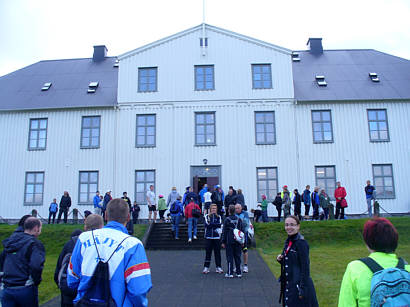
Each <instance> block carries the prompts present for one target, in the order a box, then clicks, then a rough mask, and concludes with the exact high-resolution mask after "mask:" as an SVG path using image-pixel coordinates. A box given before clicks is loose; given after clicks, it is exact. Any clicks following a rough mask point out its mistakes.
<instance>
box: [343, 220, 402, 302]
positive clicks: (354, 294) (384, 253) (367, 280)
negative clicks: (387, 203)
mask: <svg viewBox="0 0 410 307" xmlns="http://www.w3.org/2000/svg"><path fill="white" fill-rule="evenodd" d="M363 239H364V242H365V244H366V247H367V249H368V250H369V252H370V255H369V258H371V259H373V260H375V261H376V262H377V263H378V264H379V265H380V266H382V267H383V268H385V269H386V268H392V267H396V265H397V264H398V262H399V259H398V258H397V255H396V254H395V253H394V251H395V250H396V248H397V245H398V239H399V235H398V233H397V230H396V228H395V227H394V226H393V225H392V223H391V222H390V221H389V220H387V219H385V218H375V219H372V220H368V221H367V222H366V224H364V227H363ZM405 270H406V271H408V272H410V265H406V266H405ZM372 277H373V273H372V271H371V270H370V269H369V268H368V267H367V265H366V264H364V263H363V262H362V261H360V260H354V261H352V262H350V263H349V264H348V265H347V268H346V272H345V274H344V276H343V280H342V285H341V287H340V294H339V305H338V306H339V307H352V306H358V307H370V287H371V280H372Z"/></svg>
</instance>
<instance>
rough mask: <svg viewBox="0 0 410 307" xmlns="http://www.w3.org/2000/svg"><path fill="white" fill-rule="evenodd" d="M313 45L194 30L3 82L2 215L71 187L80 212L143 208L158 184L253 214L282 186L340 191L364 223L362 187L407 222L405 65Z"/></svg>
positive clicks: (36, 67) (41, 67) (164, 190)
mask: <svg viewBox="0 0 410 307" xmlns="http://www.w3.org/2000/svg"><path fill="white" fill-rule="evenodd" d="M309 43H310V44H309V46H310V50H309V51H301V52H297V53H293V54H292V51H290V50H288V49H285V48H282V47H278V46H275V45H272V44H269V43H266V42H262V41H259V40H256V39H253V38H249V37H246V36H243V35H239V34H236V33H233V32H230V31H227V30H223V29H220V28H217V27H213V26H209V25H200V26H198V27H194V28H191V29H188V30H186V31H183V32H181V33H178V34H175V35H173V36H170V37H168V38H165V39H162V40H160V41H157V42H154V43H152V44H149V45H147V46H143V47H141V48H138V49H135V50H133V51H130V52H127V53H125V54H123V55H121V56H119V57H118V59H119V63H120V64H119V65H118V64H117V62H116V61H115V58H108V57H106V56H105V51H106V49H105V47H104V46H97V47H96V48H95V51H94V58H93V59H77V60H60V61H43V62H39V63H36V64H33V65H31V66H28V67H26V68H24V69H22V70H19V71H16V72H14V73H11V74H9V75H6V76H4V77H1V78H0V128H2V129H1V130H0V131H1V134H0V135H1V137H0V139H1V140H2V144H3V146H1V158H0V159H1V160H0V167H1V170H2V171H1V172H2V174H3V176H2V177H1V178H0V184H1V186H2V187H3V193H2V194H3V197H2V198H1V199H0V216H1V217H3V218H18V217H20V216H21V215H23V214H26V213H29V212H30V211H31V209H36V210H38V212H39V213H40V215H42V216H46V215H47V214H48V213H47V212H48V205H49V203H50V202H51V200H52V199H53V198H57V199H59V198H60V197H61V194H62V192H63V191H64V190H67V191H69V192H70V194H71V197H72V202H73V207H74V208H78V209H80V211H84V210H86V209H90V208H92V206H91V205H90V202H91V201H92V197H93V196H94V192H95V190H97V189H98V190H100V191H101V192H105V191H106V190H112V191H113V195H114V196H116V197H120V196H121V195H122V192H123V191H127V192H128V194H129V196H130V197H131V199H132V200H134V199H136V200H137V201H138V202H139V203H143V202H145V197H144V195H145V191H146V190H147V188H148V186H149V185H150V184H154V185H155V188H156V192H157V194H164V195H165V196H167V195H168V193H169V191H170V189H171V187H172V186H176V187H177V188H178V190H179V192H180V193H181V194H182V193H183V190H184V188H185V187H186V186H188V185H193V186H194V188H195V189H198V188H200V187H201V185H203V184H204V183H208V184H209V185H211V186H213V185H215V184H217V183H219V184H221V185H222V187H223V188H224V190H225V191H226V190H227V188H228V186H229V185H233V186H234V187H235V188H242V190H243V191H244V194H245V200H246V203H247V204H248V207H250V208H254V207H255V206H256V204H257V202H258V199H259V198H260V195H262V194H266V195H267V196H268V198H269V199H271V198H272V197H274V195H275V194H276V192H277V191H278V190H280V189H281V187H282V186H283V185H285V184H286V185H288V186H289V187H290V188H291V189H293V188H298V189H299V190H300V191H302V190H303V189H304V186H305V185H306V184H310V185H311V186H312V187H313V186H315V185H319V186H322V187H324V188H325V189H327V190H328V191H329V193H330V194H333V187H334V185H335V181H336V180H340V181H341V182H342V184H343V185H344V186H345V187H346V189H347V192H348V197H347V200H348V203H349V208H348V210H347V213H348V214H349V213H350V214H359V213H362V212H364V211H366V203H365V199H364V191H363V188H364V185H365V182H366V180H367V179H370V180H372V182H375V183H376V187H377V191H378V195H379V196H380V198H383V199H382V200H381V204H382V206H383V208H385V209H386V210H387V211H389V212H395V213H408V212H410V194H409V193H408V189H407V187H406V183H407V182H408V180H406V177H405V176H406V175H407V173H409V171H410V166H409V163H408V162H409V153H410V145H408V142H407V140H406V132H408V131H409V130H410V129H409V128H410V120H409V116H410V111H409V110H410V104H409V102H410V86H409V85H410V62H409V61H408V60H404V59H400V58H397V57H394V56H390V55H386V54H383V53H381V52H377V51H374V50H336V51H326V50H325V51H323V49H322V45H321V40H319V39H311V40H310V41H309ZM117 66H119V67H117ZM369 73H376V74H377V75H376V76H375V75H373V74H372V75H369ZM316 76H319V78H316ZM320 76H323V77H324V78H322V77H320ZM117 77H118V82H117ZM375 78H378V80H379V81H378V82H377V80H376V79H375ZM46 82H51V83H52V85H51V86H50V87H48V89H47V86H45V88H44V90H42V87H43V85H44V83H46ZM90 82H98V86H97V87H95V84H90ZM325 83H327V85H326V86H325V85H324V84H325ZM117 89H118V93H117ZM89 91H90V92H89ZM146 211H147V210H146V207H145V206H143V209H142V213H141V215H142V217H143V218H144V217H145V216H146ZM274 211H275V210H273V206H270V208H269V213H270V215H276V212H274Z"/></svg>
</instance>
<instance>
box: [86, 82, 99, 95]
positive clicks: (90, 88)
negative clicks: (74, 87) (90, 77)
mask: <svg viewBox="0 0 410 307" xmlns="http://www.w3.org/2000/svg"><path fill="white" fill-rule="evenodd" d="M97 87H98V81H93V82H90V84H88V91H87V93H90V94H92V93H95V91H96V90H97Z"/></svg>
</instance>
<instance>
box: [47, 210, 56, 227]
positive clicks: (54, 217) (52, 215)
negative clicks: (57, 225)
mask: <svg viewBox="0 0 410 307" xmlns="http://www.w3.org/2000/svg"><path fill="white" fill-rule="evenodd" d="M56 214H57V212H49V213H48V223H49V224H50V220H51V217H53V224H54V221H55V219H56Z"/></svg>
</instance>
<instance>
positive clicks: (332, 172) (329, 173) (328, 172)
mask: <svg viewBox="0 0 410 307" xmlns="http://www.w3.org/2000/svg"><path fill="white" fill-rule="evenodd" d="M326 177H335V169H334V168H333V167H326Z"/></svg>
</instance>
